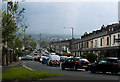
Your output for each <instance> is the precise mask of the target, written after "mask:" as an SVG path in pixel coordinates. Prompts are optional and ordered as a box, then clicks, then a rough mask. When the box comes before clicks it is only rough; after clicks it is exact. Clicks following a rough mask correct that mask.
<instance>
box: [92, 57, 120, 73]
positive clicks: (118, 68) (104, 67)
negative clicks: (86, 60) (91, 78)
mask: <svg viewBox="0 0 120 82" xmlns="http://www.w3.org/2000/svg"><path fill="white" fill-rule="evenodd" d="M90 71H91V73H96V72H103V73H106V72H111V74H114V73H115V74H117V73H118V72H120V58H117V57H106V58H104V59H101V60H98V61H97V62H96V63H94V64H91V66H90Z"/></svg>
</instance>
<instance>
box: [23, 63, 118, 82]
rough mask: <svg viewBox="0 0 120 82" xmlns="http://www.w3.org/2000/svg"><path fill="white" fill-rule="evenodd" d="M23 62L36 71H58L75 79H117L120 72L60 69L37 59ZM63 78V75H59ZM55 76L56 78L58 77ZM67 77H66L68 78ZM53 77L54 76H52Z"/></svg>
mask: <svg viewBox="0 0 120 82" xmlns="http://www.w3.org/2000/svg"><path fill="white" fill-rule="evenodd" d="M23 63H24V64H25V65H26V66H27V67H29V68H31V69H33V70H38V71H45V72H52V73H59V74H64V75H65V76H69V77H68V78H69V80H70V79H77V80H119V78H120V74H118V75H111V74H110V73H109V72H108V73H106V74H102V73H96V74H91V73H90V71H85V70H84V69H78V70H77V71H74V70H73V69H66V70H62V69H61V68H60V67H50V66H47V65H46V64H41V63H40V62H37V61H23ZM59 78H64V77H59ZM59 78H57V80H58V79H59ZM68 78H67V79H68ZM52 79H54V78H52Z"/></svg>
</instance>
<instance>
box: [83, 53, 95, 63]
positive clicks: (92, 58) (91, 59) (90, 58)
mask: <svg viewBox="0 0 120 82" xmlns="http://www.w3.org/2000/svg"><path fill="white" fill-rule="evenodd" d="M81 57H82V58H86V59H88V61H89V62H95V60H96V59H97V56H96V55H95V54H93V53H88V52H83V55H81Z"/></svg>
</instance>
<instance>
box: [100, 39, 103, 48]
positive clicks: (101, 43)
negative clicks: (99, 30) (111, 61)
mask: <svg viewBox="0 0 120 82" xmlns="http://www.w3.org/2000/svg"><path fill="white" fill-rule="evenodd" d="M102 43H103V42H102V38H100V46H102Z"/></svg>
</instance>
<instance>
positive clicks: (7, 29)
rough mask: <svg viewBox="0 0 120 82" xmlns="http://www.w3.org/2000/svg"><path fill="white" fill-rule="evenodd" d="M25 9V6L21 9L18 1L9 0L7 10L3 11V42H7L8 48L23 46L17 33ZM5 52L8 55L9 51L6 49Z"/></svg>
mask: <svg viewBox="0 0 120 82" xmlns="http://www.w3.org/2000/svg"><path fill="white" fill-rule="evenodd" d="M24 10H25V9H24V8H23V9H19V7H18V2H12V1H10V2H7V11H3V12H2V42H3V43H4V45H5V43H7V44H6V45H7V50H8V47H9V48H12V49H15V51H16V48H21V46H22V44H21V41H20V39H19V36H17V34H18V33H19V27H20V25H19V23H21V22H22V21H20V20H22V17H23V13H24ZM19 50H20V49H19ZM3 51H4V50H3ZM5 54H6V56H8V53H7V51H5ZM3 55H4V54H3ZM6 58H8V57H6ZM7 62H8V60H7Z"/></svg>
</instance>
